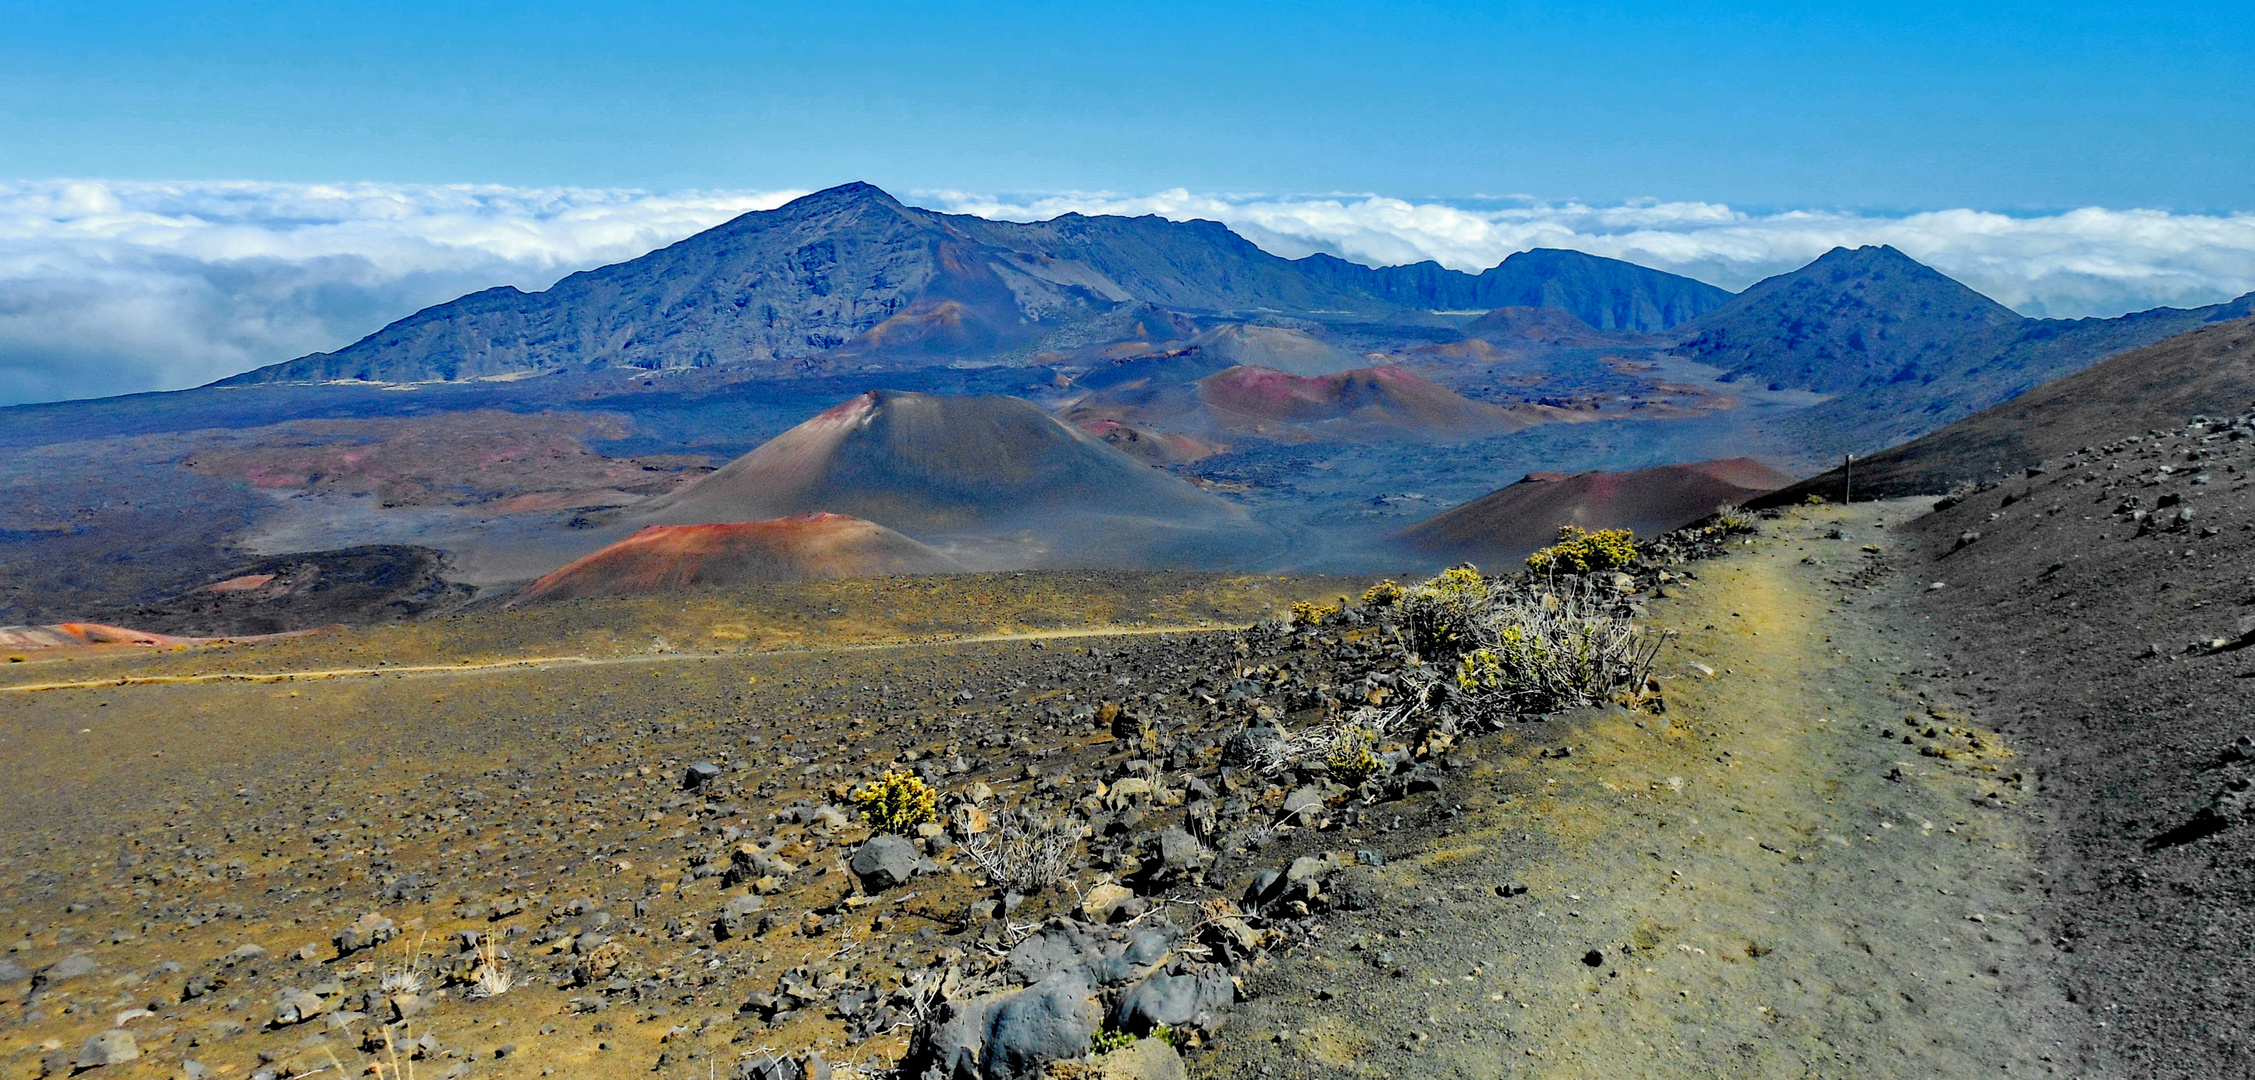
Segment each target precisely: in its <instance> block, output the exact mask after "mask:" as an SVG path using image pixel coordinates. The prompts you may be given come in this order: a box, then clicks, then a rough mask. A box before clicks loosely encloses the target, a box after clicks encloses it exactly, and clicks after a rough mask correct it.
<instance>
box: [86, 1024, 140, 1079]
mask: <svg viewBox="0 0 2255 1080" xmlns="http://www.w3.org/2000/svg"><path fill="white" fill-rule="evenodd" d="M140 1059H141V1047H140V1046H139V1045H138V1044H137V1043H135V1042H134V1041H133V1033H132V1032H130V1031H127V1030H125V1029H123V1028H111V1029H110V1030H108V1031H100V1032H96V1033H95V1034H94V1037H93V1038H90V1039H88V1040H86V1042H85V1043H84V1044H83V1045H81V1046H80V1047H79V1048H78V1056H77V1057H76V1058H74V1059H72V1063H73V1064H75V1065H77V1066H78V1067H79V1068H81V1069H99V1068H101V1067H102V1066H104V1065H122V1064H124V1063H126V1062H128V1061H138V1060H140Z"/></svg>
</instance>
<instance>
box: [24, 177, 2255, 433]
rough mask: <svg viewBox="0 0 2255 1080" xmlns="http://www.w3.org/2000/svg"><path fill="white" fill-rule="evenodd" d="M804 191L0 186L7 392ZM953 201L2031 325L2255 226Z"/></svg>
mask: <svg viewBox="0 0 2255 1080" xmlns="http://www.w3.org/2000/svg"><path fill="white" fill-rule="evenodd" d="M799 194H803V192H800V191H704V192H672V193H651V192H644V191H629V190H605V189H584V188H513V187H500V186H470V185H456V186H447V185H399V184H374V183H367V184H267V183H208V182H199V183H104V182H90V181H38V182H23V183H12V184H0V404H6V403H15V402H26V401H43V400H53V399H59V398H74V397H89V396H96V395H102V394H116V393H129V392H135V391H142V390H162V389H176V388H179V387H184V386H194V385H198V384H200V383H204V382H208V381H210V380H212V379H217V378H221V377H224V376H226V375H231V374H234V373H236V372H239V371H245V370H248V369H250V368H252V367H256V366H259V365H261V364H268V363H273V362H276V361H280V360H286V359H289V358H291V357H295V356H300V355H303V354H305V353H308V352H314V351H319V350H325V349H335V348H338V347H340V346H343V345H346V344H349V343H350V342H352V341H354V340H357V339H358V338H360V337H362V336H363V335H365V334H368V333H370V332H372V331H374V330H376V329H377V328H379V327H381V326H382V325H384V324H385V323H388V322H390V321H392V320H394V319H398V318H401V317H403V316H405V315H408V314H410V313H412V312H414V311H415V310H417V309H419V308H422V307H426V306H428V305H430V304H434V303H440V302H443V301H446V300H450V299H453V298H454V297H456V296H460V295H462V294H464V293H467V292H472V291H475V290H478V289H484V288H490V287H492V286H495V285H515V286H517V287H519V288H523V289H540V288H545V287H547V286H548V285H550V284H552V283H553V282H554V281H555V280H556V279H557V278H560V277H562V276H563V275H565V274H567V273H570V272H572V271H575V270H582V269H587V268H589V267H593V266H600V265H603V264H605V263H611V262H617V261H619V260H622V259H628V258H632V257H634V256H636V255H640V254H642V253H644V252H646V251H649V250H651V249H653V248H656V247H659V246H662V245H664V244H668V243H671V242H673V241H675V240H679V239H681V238H682V237H685V236H688V235H690V234H691V233H695V232H697V231H700V230H702V229H706V228H710V227H712V226H714V225H717V224H719V223H720V222H722V221H725V220H727V219H729V218H731V217H734V216H736V215H738V214H741V213H744V212H746V211H749V210H760V209H767V208H770V207H774V206H779V205H781V204H782V203H784V202H785V201H787V200H789V199H791V198H793V197H795V196H797V195H799ZM909 201H911V202H917V203H921V204H923V205H928V206H931V207H933V208H935V209H941V210H948V211H952V212H958V213H974V214H980V215H983V216H988V217H997V218H1010V219H1015V220H1032V219H1038V218H1045V217H1051V216H1055V215H1057V214H1061V213H1065V212H1067V211H1079V212H1082V213H1092V214H1094V213H1111V214H1160V215H1162V216H1165V217H1169V218H1193V217H1202V218H1212V219H1215V220H1218V221H1222V222H1225V223H1227V224H1228V225H1230V226H1231V227H1232V228H1234V229H1236V230H1237V231H1239V232H1240V233H1243V234H1244V235H1245V236H1247V237H1248V238H1250V239H1252V240H1253V241H1254V242H1255V243H1257V244H1259V245H1261V246H1262V247H1263V248H1266V249H1267V250H1269V251H1272V252H1275V253H1277V254H1279V255H1284V256H1288V257H1299V256H1302V255H1307V254H1310V253H1312V252H1316V251H1327V252H1330V253H1332V254H1335V255H1339V256H1342V257H1345V258H1350V259H1354V260H1356V261H1359V262H1366V263H1373V264H1391V263H1404V262H1415V261H1418V260H1422V259H1434V260H1437V261H1439V262H1441V263H1442V264H1444V265H1447V266H1451V267H1455V268H1457V269H1460V270H1467V271H1478V270H1481V269H1484V268H1486V267H1489V266H1493V265H1495V264H1496V263H1497V262H1499V261H1501V260H1502V259H1503V258H1504V256H1506V255H1509V254H1511V253H1512V252H1515V251H1522V250H1525V249H1527V248H1532V247H1569V248H1577V249H1580V250H1583V251H1588V252H1592V253H1594V254H1598V255H1607V256H1612V257H1614V258H1620V259H1627V260H1629V261H1631V262H1637V263H1642V264H1644V265H1647V266H1654V267H1658V268H1660V269H1663V270H1670V271H1674V272H1676V273H1681V274H1688V275H1690V276H1692V277H1697V278H1700V279H1702V280H1706V281H1710V282H1713V283H1715V284H1717V285H1721V286H1723V287H1725V288H1731V289H1738V288H1743V287H1745V286H1746V285H1748V284H1751V283H1752V282H1754V281H1757V280H1759V279H1761V278H1762V277H1765V276H1768V275H1770V274H1774V273H1780V272H1783V271H1786V270H1790V269H1793V268H1794V267H1797V266H1800V265H1802V264H1804V263H1806V262H1808V261H1809V260H1811V259H1814V258H1815V257H1817V256H1818V255H1821V254H1823V253H1824V252H1825V251H1827V250H1829V249H1831V248H1833V247H1835V246H1840V245H1847V246H1855V245H1859V244H1877V243H1884V244H1893V245H1895V246H1896V247H1898V248H1901V249H1902V250H1903V251H1905V252H1907V253H1909V254H1910V255H1911V256H1913V257H1914V258H1917V259H1920V260H1922V261H1924V262H1927V263H1929V264H1931V265H1933V266H1935V267H1936V268H1938V269H1940V270H1942V271H1943V272H1944V273H1947V274H1950V275H1951V276H1953V277H1956V278H1958V279H1959V280H1961V281H1964V282H1965V283H1967V284H1968V285H1971V286H1973V287H1974V288H1976V289H1979V290H1980V291H1982V292H1984V293H1986V294H1988V295H1990V296H1992V297H1995V298H1996V299H1997V300H1999V301H2001V302H2003V303H2005V304H2007V305H2009V306H2011V307H2013V308H2015V309H2017V310H2019V311H2021V312H2023V313H2026V314H2030V315H2045V316H2081V315H2114V314H2120V313H2121V312H2125V311H2133V310H2139V309H2142V308H2148V307H2154V306H2158V305H2162V304H2171V305H2177V306H2190V305H2197V304H2205V303H2213V302H2215V301H2219V300H2224V299H2228V298H2230V297H2233V296H2236V295H2239V294H2240V293H2244V292H2247V291H2249V290H2255V214H2248V213H2242V214H2230V215H2197V214H2172V213H2166V212H2161V211H2147V210H2105V209H2085V210H2075V211H2070V212H2067V213H2060V214H2051V215H2042V216H2023V217H2015V216H2008V215H2003V214H1995V213H1987V212H1982V211H1975V210H1947V211H1939V212H1934V213H1926V214H1915V215H1909V216H1895V217H1888V216H1877V215H1864V214H1856V213H1848V212H1838V211H1796V212H1788V213H1777V214H1750V213H1746V212H1743V211H1739V210H1734V209H1732V208H1731V207H1729V206H1726V205H1722V204H1719V203H1661V202H1638V203H1631V204H1626V205H1621V206H1609V207H1608V206H1586V205H1582V204H1578V203H1543V202H1538V201H1534V200H1528V199H1497V200H1472V201H1468V202H1466V203H1462V204H1454V203H1442V202H1411V201H1407V200H1402V199H1391V198H1381V197H1375V196H1351V197H1345V196H1330V197H1268V196H1233V195H1201V194H1194V193H1191V192H1187V191H1180V190H1177V191H1170V192H1162V193H1159V194H1156V195H1147V196H1127V195H1117V194H1111V193H1101V192H1100V193H1085V194H1082V193H1076V194H1066V195H1045V196H1039V197H1024V198H997V197H992V196H982V195H974V194H965V193H961V192H949V191H939V192H916V193H911V195H910V198H909Z"/></svg>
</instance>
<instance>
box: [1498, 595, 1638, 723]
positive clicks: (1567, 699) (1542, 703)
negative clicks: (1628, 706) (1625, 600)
mask: <svg viewBox="0 0 2255 1080" xmlns="http://www.w3.org/2000/svg"><path fill="white" fill-rule="evenodd" d="M1616 608H1617V602H1616V601H1615V600H1614V598H1613V596H1612V594H1611V592H1610V591H1609V590H1603V589H1600V588H1599V587H1597V586H1596V585H1594V584H1592V583H1589V582H1586V581H1580V580H1571V579H1569V580H1565V581H1561V582H1559V583H1558V584H1557V586H1556V587H1555V588H1552V589H1550V590H1548V591H1543V592H1539V593H1538V592H1533V591H1514V592H1510V593H1505V594H1502V595H1500V596H1498V597H1497V598H1496V601H1495V602H1493V603H1490V604H1488V605H1486V606H1485V607H1483V608H1482V609H1481V610H1480V612H1479V613H1478V617H1477V618H1475V619H1474V620H1472V621H1471V622H1470V624H1469V630H1468V636H1469V637H1470V638H1472V639H1473V640H1475V641H1476V642H1477V644H1476V645H1475V647H1473V648H1471V649H1469V650H1467V651H1466V652H1464V653H1463V654H1462V655H1461V656H1460V657H1459V658H1458V661H1457V668H1456V680H1455V681H1456V689H1457V692H1458V693H1459V694H1460V695H1461V696H1462V697H1463V698H1464V699H1465V701H1466V702H1467V703H1468V704H1469V705H1471V706H1472V707H1473V708H1474V709H1475V710H1478V711H1482V712H1510V713H1528V712H1551V711H1554V710H1557V709H1564V708H1573V707H1575V706H1580V705H1591V704H1596V703H1598V702H1602V701H1608V700H1612V699H1615V698H1617V697H1622V696H1637V695H1641V694H1642V693H1643V691H1644V689H1645V684H1646V682H1647V681H1648V680H1649V678H1650V676H1651V671H1652V662H1653V660H1654V659H1655V658H1656V657H1657V655H1658V653H1659V649H1660V645H1661V643H1662V642H1663V641H1664V640H1665V638H1664V636H1662V635H1659V634H1655V633H1651V632H1649V631H1646V630H1644V629H1642V628H1640V627H1637V626H1636V625H1635V624H1633V623H1631V622H1630V621H1629V620H1628V619H1626V618H1623V617H1621V616H1620V615H1619V614H1617V612H1616Z"/></svg>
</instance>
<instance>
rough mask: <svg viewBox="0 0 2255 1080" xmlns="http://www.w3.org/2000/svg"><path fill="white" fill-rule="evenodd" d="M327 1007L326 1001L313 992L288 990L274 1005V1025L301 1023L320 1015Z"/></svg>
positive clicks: (282, 1025)
mask: <svg viewBox="0 0 2255 1080" xmlns="http://www.w3.org/2000/svg"><path fill="white" fill-rule="evenodd" d="M328 1007H329V1006H328V1004H327V1003H326V1002H324V1001H322V1000H321V999H320V998H319V997H317V996H315V995H313V994H308V993H306V992H305V991H303V990H293V991H290V992H289V993H286V994H283V995H282V1000H280V1001H279V1002H276V1003H275V1005H274V1026H275V1027H288V1026H290V1025H291V1024H302V1023H304V1022H306V1021H308V1020H311V1019H313V1018H314V1017H316V1016H319V1015H321V1013H322V1012H323V1011H325V1010H327V1009H328Z"/></svg>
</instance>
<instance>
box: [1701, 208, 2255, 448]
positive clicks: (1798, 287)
mask: <svg viewBox="0 0 2255 1080" xmlns="http://www.w3.org/2000/svg"><path fill="white" fill-rule="evenodd" d="M2251 305H2255V294H2251V295H2249V296H2243V297H2241V298H2239V299H2238V300H2235V301H2232V302H2231V303H2229V304H2216V305H2211V306H2208V307H2204V308H2194V309H2189V310H2188V309H2176V308H2156V309H2154V310H2152V311H2145V312H2138V313H2136V314H2132V315H2126V316H2123V317H2121V318H2116V319H2027V318H2022V317H2021V316H2020V315H2018V314H2016V313H2015V312H2013V311H2012V310H2011V309H2009V308H2006V307H2005V306H2003V305H2001V304H1998V303H1996V302H1995V301H1993V300H1990V299H1989V298H1987V297H1985V296H1982V295H1981V294H1979V293H1977V292H1974V291H1973V290H1972V289H1969V288H1967V287H1965V286H1964V285H1962V284H1960V283H1958V282H1957V281H1954V280H1952V279H1951V278H1949V277H1948V276H1946V275H1944V274H1942V273H1940V272H1938V271H1936V270H1934V269H1932V268H1931V267H1928V266H1925V265H1923V264H1921V263H1919V262H1918V261H1916V260H1914V259H1912V258H1910V257H1909V256H1907V255H1904V254H1903V253H1902V252H1900V251H1897V250H1895V249H1894V248H1892V247H1862V248H1856V249H1854V250H1849V249H1847V248H1835V249H1833V250H1832V251H1831V252H1828V253H1826V254H1825V255H1824V256H1823V257H1821V258H1819V259H1817V260H1816V261H1815V262H1813V263H1810V264H1809V265H1807V266H1804V267H1802V268H1800V269H1798V270H1794V271H1792V272H1790V273H1785V274H1779V275H1777V276H1776V277H1772V278H1768V279H1765V280H1763V281H1761V282H1757V283H1756V284H1755V285H1753V286H1752V287H1751V288H1748V289H1747V290H1746V291H1745V292H1743V293H1740V294H1738V295H1737V296H1736V297H1733V298H1732V299H1731V300H1730V302H1728V303H1726V304H1724V305H1722V306H1721V307H1719V308H1717V309H1715V310H1714V311H1712V312H1709V313H1707V314H1705V315H1703V316H1701V317H1699V318H1697V319H1694V320H1692V321H1691V322H1689V323H1686V324H1684V325H1683V326H1682V327H1679V328H1678V332H1679V333H1680V335H1681V337H1680V340H1679V341H1678V343H1677V345H1676V347H1675V349H1674V352H1675V353H1676V354H1677V355H1679V356H1683V357H1686V358H1688V359H1693V360H1697V361H1700V362H1701V363H1706V364H1712V365H1714V366H1717V367H1721V368H1724V369H1726V370H1727V371H1729V372H1730V373H1731V376H1732V377H1733V378H1741V379H1747V380H1751V381H1755V382H1758V383H1763V384H1768V385H1771V386H1779V387H1796V388H1805V389H1810V390H1815V391H1818V392H1821V393H1826V394H1832V395H1836V396H1835V398H1834V400H1832V401H1830V402H1826V403H1824V404H1822V405H1819V406H1817V407H1815V408H1813V409H1810V410H1808V411H1807V412H1805V413H1803V414H1801V415H1799V416H1797V417H1794V418H1793V419H1792V420H1791V421H1790V422H1789V423H1788V427H1789V428H1790V429H1791V430H1792V431H1793V432H1794V433H1795V434H1796V435H1797V436H1799V437H1800V438H1802V439H1804V440H1806V441H1808V442H1809V443H1810V444H1811V445H1812V446H1815V447H1818V448H1819V449H1823V450H1829V451H1830V452H1833V453H1842V452H1853V453H1864V452H1868V451H1871V450H1875V449H1877V448H1878V447H1880V446H1884V445H1887V444H1889V443H1892V442H1900V441H1903V440H1905V439H1911V438H1916V437H1918V436H1920V435H1923V434H1925V433H1927V432H1929V431H1932V430H1934V429H1935V428H1938V427H1941V426H1942V425H1944V424H1947V423H1949V422H1951V421H1953V420H1956V419H1958V418H1959V417H1962V416H1966V415H1968V414H1970V413H1973V412H1976V411H1978V410H1981V409H1984V408H1987V407H1989V406H1991V405H1994V404H1996V403H1998V402H2000V401H2004V400H2007V399H2009V398H2011V397H2012V396H2013V395H2015V394H2019V393H2021V392H2023V391H2026V390H2027V389H2029V388H2030V387H2033V386H2036V385H2038V384H2039V383H2042V382H2044V381H2045V380H2048V379H2052V378H2056V377H2058V376H2060V375H2063V374H2066V373H2068V372H2072V371H2077V370H2080V369H2081V368H2083V367H2085V366H2088V365H2089V364H2091V363H2093V362H2095V361H2097V360H2099V359H2101V358H2103V357H2105V356H2108V355H2111V354H2112V353H2115V352H2119V351H2121V350H2123V349H2129V348H2136V347H2139V346H2142V345H2147V344H2150V343H2152V342H2155V341H2159V340H2161V339H2163V338H2166V337H2169V336H2171V335H2173V334H2178V333H2182V332H2184V331H2186V330H2190V329H2193V328H2194V327H2197V326H2200V325H2202V324H2204V323H2208V322H2214V321H2220V320H2224V319H2230V318H2237V317H2240V316H2244V315H2247V314H2249V313H2250V307H2251Z"/></svg>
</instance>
